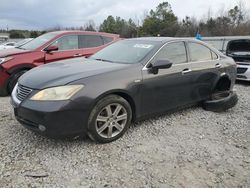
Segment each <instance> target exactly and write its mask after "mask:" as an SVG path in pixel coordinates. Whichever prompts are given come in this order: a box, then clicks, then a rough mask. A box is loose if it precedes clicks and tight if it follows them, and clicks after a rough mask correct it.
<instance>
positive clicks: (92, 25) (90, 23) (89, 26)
mask: <svg viewBox="0 0 250 188" xmlns="http://www.w3.org/2000/svg"><path fill="white" fill-rule="evenodd" d="M84 30H85V31H96V29H95V22H94V21H93V20H89V21H88V23H86V24H85V27H84Z"/></svg>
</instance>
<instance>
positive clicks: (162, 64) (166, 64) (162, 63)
mask: <svg viewBox="0 0 250 188" xmlns="http://www.w3.org/2000/svg"><path fill="white" fill-rule="evenodd" d="M172 65H173V63H171V62H170V61H168V60H157V61H156V62H155V63H154V64H152V65H151V70H152V71H151V72H152V73H153V74H158V72H159V69H168V68H170V67H171V66H172Z"/></svg>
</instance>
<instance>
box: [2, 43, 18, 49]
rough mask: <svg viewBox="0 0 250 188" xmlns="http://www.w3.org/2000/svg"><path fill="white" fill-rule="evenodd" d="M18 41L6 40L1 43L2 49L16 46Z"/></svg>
mask: <svg viewBox="0 0 250 188" xmlns="http://www.w3.org/2000/svg"><path fill="white" fill-rule="evenodd" d="M15 45H16V42H4V43H2V44H0V50H3V49H9V48H15Z"/></svg>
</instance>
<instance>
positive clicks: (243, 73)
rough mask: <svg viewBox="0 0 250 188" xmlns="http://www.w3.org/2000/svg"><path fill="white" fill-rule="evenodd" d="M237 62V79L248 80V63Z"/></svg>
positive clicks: (249, 73)
mask: <svg viewBox="0 0 250 188" xmlns="http://www.w3.org/2000/svg"><path fill="white" fill-rule="evenodd" d="M236 63H237V80H246V81H250V64H243V63H238V62H236Z"/></svg>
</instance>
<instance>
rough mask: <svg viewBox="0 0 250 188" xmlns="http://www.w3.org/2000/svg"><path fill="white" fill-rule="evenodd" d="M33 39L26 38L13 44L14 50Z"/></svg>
mask: <svg viewBox="0 0 250 188" xmlns="http://www.w3.org/2000/svg"><path fill="white" fill-rule="evenodd" d="M33 39H34V38H26V39H23V40H21V41H19V42H17V43H16V44H15V46H14V48H16V47H20V46H22V45H24V44H27V43H28V42H30V41H32V40H33Z"/></svg>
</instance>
